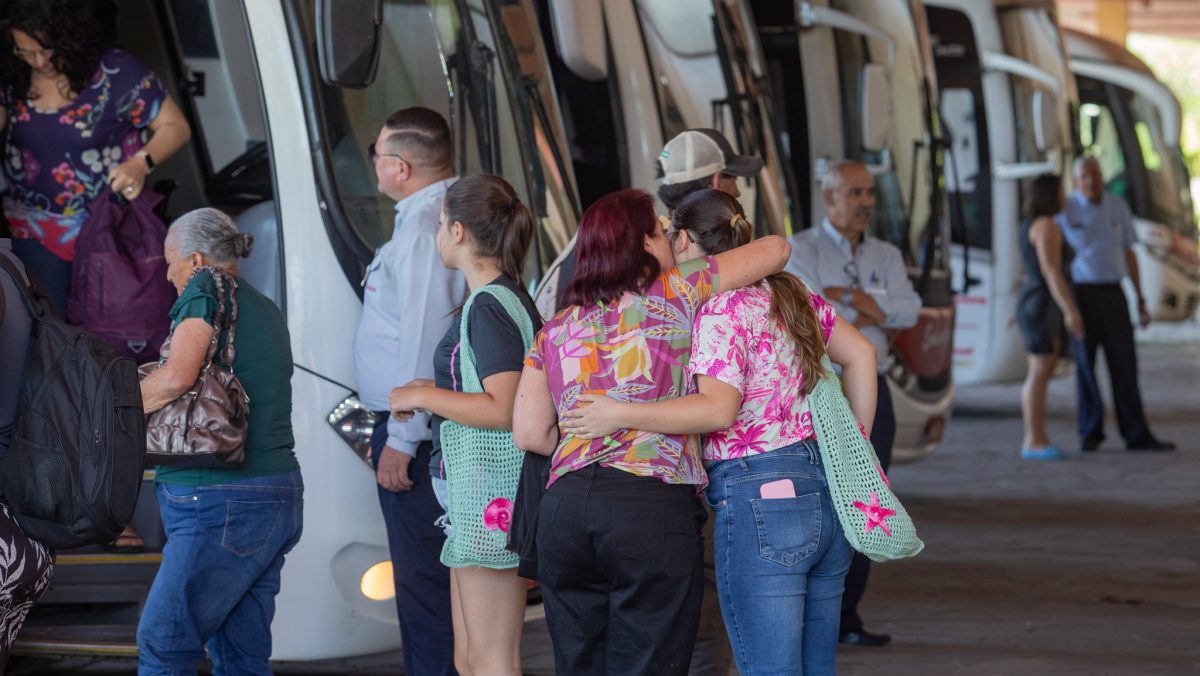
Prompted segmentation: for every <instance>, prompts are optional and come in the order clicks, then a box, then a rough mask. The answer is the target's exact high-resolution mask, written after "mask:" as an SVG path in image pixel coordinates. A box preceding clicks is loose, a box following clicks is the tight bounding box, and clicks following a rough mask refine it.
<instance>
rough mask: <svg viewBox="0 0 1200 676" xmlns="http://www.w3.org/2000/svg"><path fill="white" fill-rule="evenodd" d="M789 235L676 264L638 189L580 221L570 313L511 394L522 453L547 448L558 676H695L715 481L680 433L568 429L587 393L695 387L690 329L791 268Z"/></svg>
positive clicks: (549, 615)
mask: <svg viewBox="0 0 1200 676" xmlns="http://www.w3.org/2000/svg"><path fill="white" fill-rule="evenodd" d="M789 251H790V248H789V246H788V244H787V242H786V241H784V240H783V239H782V238H780V237H769V238H764V239H763V240H760V241H758V242H754V243H753V244H751V245H749V246H746V247H742V248H741V249H738V250H734V251H727V252H724V253H721V254H719V255H716V256H710V257H700V258H696V259H695V260H692V261H689V262H688V263H685V264H683V265H681V266H679V267H675V262H674V257H673V255H672V252H671V248H670V244H669V243H668V241H667V238H666V237H665V236H664V233H663V230H662V227H661V224H660V222H659V221H658V220H657V219H656V218H655V215H654V201H653V198H652V197H650V195H648V194H646V193H644V192H642V191H639V190H625V191H621V192H617V193H614V194H612V195H608V196H606V197H603V198H601V199H600V200H597V202H596V203H595V204H593V205H592V206H591V207H590V208H589V209H588V210H587V212H586V213H585V214H584V216H583V220H582V221H581V223H580V226H579V238H578V268H577V271H576V277H575V279H574V281H573V282H572V283H571V286H570V287H569V288H568V289H567V292H566V296H565V299H564V300H565V302H566V303H567V304H568V305H569V307H567V308H566V309H565V310H563V311H561V312H559V313H558V315H556V316H555V317H554V318H553V319H551V320H550V321H549V322H547V323H546V325H545V326H544V327H543V328H542V330H541V332H539V333H538V335H537V337H536V338H535V339H534V344H533V347H532V349H531V350H530V353H529V356H528V358H527V359H526V362H525V371H524V373H523V374H522V376H521V383H520V386H519V387H518V389H517V403H516V410H515V412H514V415H513V436H514V439H515V440H516V443H517V445H518V447H520V448H522V449H525V450H528V451H534V452H539V453H542V454H545V455H551V456H552V457H551V469H550V474H551V476H550V481H549V487H548V489H547V491H546V494H545V496H544V497H543V498H542V500H541V504H540V506H539V510H538V516H537V519H538V524H537V534H536V539H537V556H538V581H539V582H540V583H541V587H542V591H543V595H544V599H545V607H546V620H547V625H548V626H549V628H550V636H551V639H552V640H553V643H554V654H555V663H556V667H557V671H558V673H560V674H572V675H575V674H615V673H620V674H654V675H656V676H657V675H659V674H680V675H682V674H686V673H687V670H688V664H689V662H690V659H691V653H692V645H693V643H694V642H695V638H696V628H697V624H698V622H699V613H700V601H701V595H702V590H703V555H702V545H701V538H700V525H701V523H702V522H703V518H704V517H703V510H702V508H701V506H700V503H699V501H698V500H697V499H696V493H697V491H698V490H699V489H700V488H701V487H702V486H703V485H704V483H705V473H704V469H703V466H702V461H701V458H700V448H699V444H697V443H696V439H695V438H694V437H693V436H691V435H689V434H685V433H672V432H671V431H669V430H668V431H667V432H666V433H656V432H643V431H638V430H624V431H622V432H621V433H619V434H614V435H612V436H609V437H607V438H604V439H591V440H587V439H581V438H579V437H576V436H575V435H572V434H569V433H566V434H562V435H561V436H560V434H559V430H558V428H557V426H556V422H557V420H558V418H559V417H560V416H562V415H564V414H566V413H569V412H570V411H571V410H573V409H574V408H575V407H576V406H577V405H578V402H579V401H580V397H582V396H585V395H588V394H601V395H603V394H608V395H611V396H614V397H618V398H620V399H622V400H625V401H644V402H651V401H657V400H661V399H664V398H673V397H679V396H681V395H683V394H686V393H687V390H688V383H689V381H690V380H691V378H690V377H689V374H688V370H687V369H688V355H689V354H690V352H691V342H692V341H691V338H692V324H693V321H694V319H695V317H696V313H697V312H698V311H699V310H700V307H701V306H702V305H703V304H704V302H705V301H706V300H708V299H709V298H710V297H711V296H712V295H713V294H714V293H717V292H719V291H720V290H721V289H730V288H737V287H739V286H743V285H745V284H749V283H753V282H756V281H758V280H760V279H762V278H763V277H765V276H766V275H768V274H771V273H774V272H778V271H779V270H782V269H783V265H784V264H785V263H786V262H787V257H788V253H789Z"/></svg>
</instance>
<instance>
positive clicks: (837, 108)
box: [543, 0, 953, 458]
mask: <svg viewBox="0 0 1200 676" xmlns="http://www.w3.org/2000/svg"><path fill="white" fill-rule="evenodd" d="M834 4H835V5H838V6H839V7H837V8H831V7H826V6H818V5H817V4H810V3H805V2H802V3H797V4H796V5H795V6H793V5H792V4H791V3H768V2H763V3H758V2H748V1H746V0H716V1H715V2H713V1H711V0H602V1H600V2H589V1H586V0H561V1H553V2H548V3H546V5H545V8H546V9H545V11H544V13H543V21H544V26H546V28H545V29H544V30H543V34H544V35H545V36H546V37H547V38H548V39H552V40H553V42H552V43H551V47H550V49H549V50H548V51H550V52H551V61H552V63H553V64H554V72H555V79H556V82H557V84H558V90H559V94H560V96H561V97H562V106H563V109H564V115H565V118H566V121H567V126H568V134H569V136H570V137H571V139H572V144H573V145H572V156H573V158H574V160H575V162H574V164H575V171H576V175H577V176H579V179H580V193H581V196H582V199H583V202H584V203H585V204H586V203H588V202H589V201H590V200H591V199H594V198H595V197H598V196H599V195H602V194H605V193H606V192H609V191H611V190H614V189H617V188H619V187H623V186H629V185H633V186H635V187H640V188H643V189H646V190H649V191H651V192H654V191H655V190H656V189H657V186H658V182H657V180H656V179H655V166H656V163H657V157H658V153H659V150H660V149H661V147H662V145H663V142H664V140H665V139H670V138H672V137H673V136H675V135H676V134H678V133H679V132H681V131H683V130H684V129H686V128H689V127H713V128H716V129H719V130H722V131H724V132H725V133H726V135H727V136H728V137H729V138H730V140H731V141H732V142H733V143H734V145H735V146H736V147H738V148H739V150H740V152H743V153H748V154H755V155H758V156H760V157H762V158H763V159H764V163H765V168H764V171H763V173H762V174H761V175H760V176H759V177H758V178H757V179H755V180H752V181H741V182H739V189H740V190H741V192H742V193H743V195H742V202H743V204H744V205H746V206H747V210H748V212H749V213H750V214H752V216H753V218H754V220H755V223H756V225H757V226H758V227H759V230H760V232H773V233H776V234H781V235H790V234H792V233H793V232H797V231H799V230H800V229H803V228H806V227H810V226H811V225H812V224H813V223H819V222H820V219H821V218H823V216H824V203H823V201H822V200H821V198H820V195H819V186H818V183H819V172H820V170H821V169H822V168H823V166H824V164H825V163H826V162H828V161H829V160H831V159H836V158H839V157H854V158H856V159H860V160H863V161H864V162H865V163H867V164H869V165H872V166H873V167H874V168H875V170H876V172H875V173H876V176H877V185H878V186H879V191H880V200H879V205H878V212H877V219H876V225H875V234H876V235H877V236H879V237H882V238H884V239H887V240H888V241H891V242H893V243H895V244H897V245H898V246H899V247H900V248H901V250H902V251H903V252H905V256H906V259H907V260H908V261H909V263H910V265H911V270H912V274H913V278H914V281H915V282H916V283H917V285H918V289H919V290H920V291H921V292H922V298H923V299H924V305H925V307H924V309H923V310H922V313H921V319H920V323H919V324H918V326H917V327H915V328H914V329H910V330H908V331H905V332H903V333H902V334H901V335H900V336H899V337H898V338H897V340H896V342H895V349H894V354H893V360H892V369H891V371H890V373H891V376H892V378H891V381H890V382H891V385H892V391H893V395H894V400H895V402H896V414H897V425H898V434H897V440H896V446H897V449H896V452H897V456H898V457H900V458H915V457H920V456H921V455H924V454H926V453H928V452H930V451H932V450H933V449H934V448H935V447H936V445H937V443H938V441H939V440H940V439H941V434H942V430H943V428H944V425H945V421H946V416H947V415H948V412H949V407H950V402H951V400H952V398H953V384H952V379H951V373H950V345H951V331H952V325H953V319H952V317H953V304H952V300H951V298H952V296H951V292H950V275H949V263H948V260H947V256H948V250H947V247H948V235H947V234H946V231H945V226H946V223H947V221H946V209H945V202H944V199H943V195H942V194H941V192H940V191H939V188H938V185H939V180H940V172H941V165H940V162H939V160H938V153H937V151H936V149H934V147H933V145H934V143H933V141H934V139H935V136H934V134H933V132H932V126H931V125H932V115H931V112H932V110H934V108H933V107H932V106H931V101H932V96H934V95H935V94H934V90H933V87H932V85H931V83H930V80H931V78H932V67H931V63H930V61H929V51H928V45H927V43H926V42H925V41H924V39H923V34H924V33H923V31H924V22H923V20H922V21H920V22H917V21H914V14H913V12H914V11H915V12H919V9H920V6H919V4H917V3H915V2H913V3H911V4H910V3H909V2H908V0H882V1H879V2H835V3H834ZM760 5H761V6H760ZM776 9H778V10H779V12H781V13H782V14H783V15H786V16H785V19H786V30H785V27H784V26H783V25H782V24H778V25H777V24H772V25H770V26H768V27H767V28H766V29H765V30H763V28H762V26H758V27H756V25H755V21H756V19H757V18H758V15H760V14H763V13H766V12H773V11H775V10H776ZM810 15H811V16H812V17H815V20H814V23H811V24H808V25H803V26H802V25H800V24H798V23H797V21H799V20H800V17H801V16H805V17H808V16H810ZM860 16H861V17H862V18H859V17H860ZM828 22H834V23H828ZM868 22H876V25H878V26H880V27H881V28H874V27H872V26H871V25H869V24H868ZM845 26H850V27H851V28H850V29H849V30H847V29H846V28H845ZM597 27H602V28H603V30H597ZM789 30H790V35H789V34H787V32H788V31H789ZM835 32H836V33H838V34H840V35H841V36H842V37H840V38H838V39H839V41H840V42H841V45H840V46H841V48H842V51H840V52H839V49H838V47H835V45H834V44H833V43H834V34H835ZM781 41H784V42H787V41H790V46H782V45H783V42H781ZM801 45H803V48H801ZM781 50H782V51H781ZM838 59H843V61H842V62H841V63H842V66H841V67H840V68H839V67H838V63H839V62H838ZM801 63H802V64H803V66H802V67H801V65H800V64H801ZM788 66H791V68H790V69H787V67H788ZM781 69H786V70H781ZM860 77H869V78H870V82H871V89H870V90H869V92H868V93H867V95H866V96H865V97H863V96H860V92H859V89H858V86H859V82H860ZM892 81H894V82H895V83H896V84H895V85H894V86H891V85H889V83H890V82H892ZM893 95H895V96H897V97H899V99H900V100H899V101H898V102H897V104H896V105H894V106H893V105H892V102H891V97H892V96H893ZM797 96H799V97H802V98H803V97H806V96H807V97H808V99H811V100H809V101H802V102H800V103H799V104H797V99H796V97H797ZM843 98H844V99H845V100H844V102H843V101H842V99H843ZM843 106H844V107H845V111H846V116H845V117H843V115H842V113H841V111H842V109H843V108H842V107H843ZM864 111H868V112H871V111H874V112H873V114H869V115H866V116H863V115H862V113H863V112H864ZM889 113H894V114H889ZM847 121H849V122H848V123H847ZM863 130H866V132H867V134H868V135H869V136H870V137H871V138H870V139H867V140H864V137H863V136H862V132H863ZM876 139H879V140H876ZM872 143H878V147H875V146H872V145H871V144H872ZM543 300H548V299H543Z"/></svg>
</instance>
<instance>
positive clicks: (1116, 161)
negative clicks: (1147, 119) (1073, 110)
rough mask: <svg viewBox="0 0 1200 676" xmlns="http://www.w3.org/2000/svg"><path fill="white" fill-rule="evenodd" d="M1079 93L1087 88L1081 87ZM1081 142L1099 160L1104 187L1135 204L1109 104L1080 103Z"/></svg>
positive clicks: (1136, 202)
mask: <svg viewBox="0 0 1200 676" xmlns="http://www.w3.org/2000/svg"><path fill="white" fill-rule="evenodd" d="M1080 91H1081V93H1089V90H1088V89H1086V88H1083V87H1081V90H1080ZM1079 123H1080V124H1079V136H1080V142H1081V144H1082V145H1083V148H1084V150H1085V151H1086V152H1087V154H1088V155H1090V156H1092V157H1095V158H1096V161H1097V162H1099V163H1100V173H1101V175H1102V176H1103V177H1104V184H1105V188H1106V189H1107V190H1108V191H1109V192H1111V193H1113V194H1114V195H1116V196H1118V197H1120V198H1121V199H1123V200H1125V201H1126V202H1128V203H1129V205H1130V206H1131V207H1133V208H1135V209H1136V208H1137V204H1138V202H1139V200H1137V199H1135V197H1134V195H1133V192H1132V190H1131V186H1130V176H1129V172H1128V171H1127V163H1126V160H1125V151H1124V147H1123V146H1122V144H1121V136H1120V131H1119V128H1118V126H1117V120H1116V117H1115V116H1114V114H1113V110H1112V108H1111V107H1110V106H1109V105H1108V104H1107V101H1106V102H1105V103H1096V102H1094V101H1089V102H1088V103H1084V104H1083V105H1081V106H1080V107H1079Z"/></svg>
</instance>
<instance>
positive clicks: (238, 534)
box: [221, 500, 283, 557]
mask: <svg viewBox="0 0 1200 676" xmlns="http://www.w3.org/2000/svg"><path fill="white" fill-rule="evenodd" d="M282 511H283V501H282V500H261V501H243V500H227V501H226V502H225V531H224V532H223V533H222V534H221V546H223V547H224V548H225V549H227V550H229V552H230V553H231V554H234V555H235V556H239V557H247V556H250V555H252V554H256V553H258V552H259V551H260V550H261V549H262V548H263V547H266V546H267V543H269V542H270V541H271V538H272V536H273V535H274V534H275V529H276V528H277V527H278V525H279V517H280V513H281V512H282Z"/></svg>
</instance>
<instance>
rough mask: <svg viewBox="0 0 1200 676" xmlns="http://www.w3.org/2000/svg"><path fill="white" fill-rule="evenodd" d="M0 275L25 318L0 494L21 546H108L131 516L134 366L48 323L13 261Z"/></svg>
mask: <svg viewBox="0 0 1200 676" xmlns="http://www.w3.org/2000/svg"><path fill="white" fill-rule="evenodd" d="M0 268H3V269H4V270H5V271H6V272H7V273H8V274H9V275H10V276H11V277H12V278H13V280H14V281H15V282H16V283H17V287H18V288H20V289H21V291H22V293H21V296H22V298H23V299H24V300H25V305H26V307H27V308H28V309H29V313H30V314H31V315H33V333H32V335H31V336H30V338H29V351H28V354H27V355H26V357H25V376H24V382H23V383H22V384H21V395H20V399H19V400H18V401H19V404H18V408H17V419H16V421H15V424H14V426H13V437H12V445H11V446H10V447H9V450H8V455H7V456H6V457H5V458H4V461H3V465H2V466H0V487H2V488H3V491H4V498H5V500H6V501H7V502H8V504H9V506H10V507H11V508H12V510H13V512H14V513H15V514H16V517H17V523H19V524H20V526H21V529H22V530H24V531H25V534H26V535H28V536H29V537H31V538H33V539H35V540H38V541H39V542H41V543H43V544H45V545H47V546H50V547H55V548H60V549H68V548H72V547H81V546H84V545H89V544H102V543H106V542H111V541H112V540H113V539H114V538H115V537H116V536H117V535H118V534H119V533H120V532H121V529H122V528H124V526H125V524H126V523H128V522H129V519H130V518H132V517H133V508H134V507H135V506H136V504H137V496H138V489H139V488H140V487H141V481H142V465H143V459H144V457H145V454H146V423H145V416H144V415H143V414H142V392H141V388H140V387H139V386H138V372H137V364H135V363H134V361H133V360H132V359H130V358H128V357H124V356H121V354H120V353H118V352H117V351H116V350H115V349H113V348H112V347H110V346H109V345H107V344H106V343H105V342H104V341H102V340H100V339H98V338H96V337H95V336H92V335H90V334H88V333H87V332H86V331H85V330H83V329H82V328H79V327H77V326H70V325H68V324H67V323H66V322H64V321H63V320H62V319H60V318H59V317H58V314H57V313H56V312H55V311H54V309H53V306H52V305H51V303H50V300H49V298H48V297H47V296H46V293H45V291H44V290H43V289H42V288H41V287H40V286H39V285H38V284H37V283H36V282H33V283H32V284H31V285H28V286H27V285H26V284H25V280H24V278H23V277H22V276H21V274H20V272H19V271H18V270H17V268H16V265H15V264H14V263H13V261H11V260H9V259H8V258H7V257H6V256H4V255H0Z"/></svg>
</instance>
